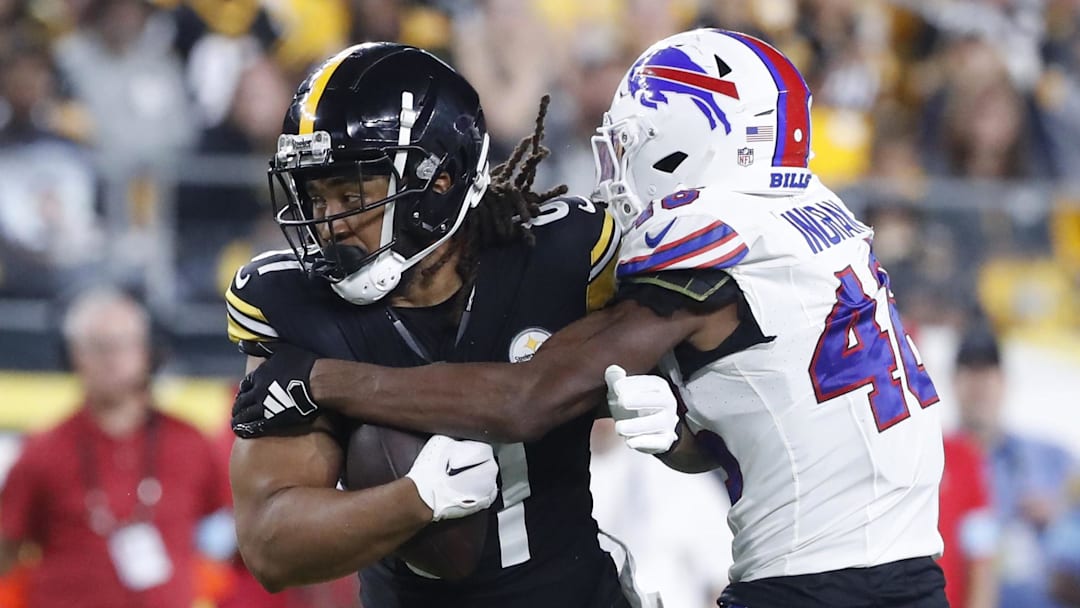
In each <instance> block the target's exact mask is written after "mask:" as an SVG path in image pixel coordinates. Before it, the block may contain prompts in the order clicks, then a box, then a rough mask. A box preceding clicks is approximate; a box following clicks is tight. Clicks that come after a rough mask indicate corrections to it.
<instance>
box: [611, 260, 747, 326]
mask: <svg viewBox="0 0 1080 608" xmlns="http://www.w3.org/2000/svg"><path fill="white" fill-rule="evenodd" d="M615 297H616V300H633V301H635V302H637V303H638V304H641V305H642V306H647V307H648V308H650V309H651V310H652V311H653V312H655V313H656V314H658V315H660V316H662V317H670V316H671V315H672V314H674V313H675V311H676V310H687V311H689V312H693V313H697V314H706V313H710V312H713V311H716V310H720V309H721V308H723V307H725V306H727V305H728V304H731V303H732V302H737V301H738V300H740V299H741V298H742V292H740V291H739V286H738V284H736V283H735V281H734V280H733V279H732V278H731V275H729V274H728V273H726V272H724V271H723V270H669V271H663V272H656V273H651V274H644V275H638V276H632V277H627V278H624V279H621V280H620V283H619V291H618V293H617V294H616V296H615Z"/></svg>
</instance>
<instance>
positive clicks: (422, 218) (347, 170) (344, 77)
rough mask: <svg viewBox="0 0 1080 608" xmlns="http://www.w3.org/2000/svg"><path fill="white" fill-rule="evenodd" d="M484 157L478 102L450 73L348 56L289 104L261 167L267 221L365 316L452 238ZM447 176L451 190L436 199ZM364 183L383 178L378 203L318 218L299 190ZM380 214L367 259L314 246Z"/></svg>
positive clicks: (484, 171)
mask: <svg viewBox="0 0 1080 608" xmlns="http://www.w3.org/2000/svg"><path fill="white" fill-rule="evenodd" d="M487 151H488V136H487V131H486V128H485V125H484V114H483V110H482V109H481V108H480V99H479V96H478V95H477V94H476V91H475V90H474V89H473V88H472V86H471V85H470V84H469V83H468V82H467V81H466V80H465V79H464V78H463V77H462V76H461V75H460V74H458V73H457V72H455V71H454V70H453V68H451V67H450V66H448V65H447V64H445V63H443V62H442V61H441V60H439V59H438V58H436V57H435V56H434V55H432V54H430V53H428V52H426V51H423V50H421V49H418V48H415V47H411V46H407V45H403V44H396V43H388V42H373V43H366V44H360V45H356V46H352V47H349V48H347V49H345V50H343V51H341V52H340V53H338V54H337V55H335V56H333V57H331V58H330V59H328V60H326V61H325V62H324V63H323V64H322V65H320V66H319V67H318V68H317V69H316V70H315V71H314V72H313V73H312V74H311V75H310V76H308V78H307V79H306V80H305V81H304V82H303V83H302V84H301V85H300V87H299V88H298V89H297V91H296V95H295V97H293V101H292V104H291V105H290V106H289V111H288V113H287V114H286V115H285V122H284V125H283V128H282V135H281V136H280V137H279V138H278V149H277V153H276V154H275V155H274V157H273V159H271V161H270V170H269V177H268V179H269V181H270V191H271V198H272V200H273V205H274V217H275V219H276V220H277V223H278V225H279V226H280V227H281V229H282V231H283V232H284V233H285V237H286V239H288V241H289V244H290V246H291V247H292V248H293V250H294V251H295V252H296V255H297V258H298V259H299V260H300V262H301V264H302V265H303V266H304V267H305V268H306V269H307V270H308V271H309V272H311V273H313V274H316V275H319V276H322V277H325V278H326V279H327V280H329V281H330V282H331V283H332V284H333V287H334V290H335V291H336V292H337V293H338V294H339V295H340V296H341V297H343V298H345V299H346V300H348V301H350V302H353V303H355V304H369V303H371V302H374V301H376V300H378V299H379V298H381V297H383V296H385V295H386V294H387V293H389V292H390V291H391V290H393V289H394V288H395V287H396V286H397V284H398V282H399V281H400V280H401V274H402V272H404V271H405V270H406V269H408V268H410V267H411V266H413V265H414V264H416V263H417V262H418V261H420V260H421V259H423V258H424V257H425V256H426V255H428V254H430V253H431V252H432V251H434V250H435V248H436V247H438V246H439V245H440V244H442V243H443V242H445V241H446V240H447V239H449V238H450V237H451V236H453V235H454V233H455V232H456V231H457V230H458V228H460V227H461V224H462V222H463V221H464V219H465V215H466V213H467V212H468V210H469V209H470V208H471V207H475V206H476V205H477V204H478V203H479V202H480V199H481V197H483V195H484V192H485V191H486V189H487V186H488V183H489V181H490V177H489V174H488V160H487ZM444 172H445V173H446V174H448V175H449V176H450V180H451V186H450V188H449V189H448V190H446V191H445V192H437V191H436V190H435V189H434V188H433V186H434V184H435V179H436V178H437V177H438V176H439V175H441V174H442V173H444ZM365 174H367V175H371V174H377V175H383V176H388V177H389V182H390V186H389V190H388V192H387V196H386V197H385V198H382V199H380V200H374V201H364V202H363V203H362V204H361V205H360V206H359V207H358V208H355V209H349V210H347V211H344V212H341V213H336V214H333V215H330V216H327V217H321V218H317V217H316V216H315V214H314V213H313V209H312V203H311V200H310V198H309V197H308V193H307V188H306V182H307V181H308V180H312V179H319V178H325V177H332V176H333V177H345V178H347V179H356V180H362V179H363V176H364V175H365ZM275 184H276V187H275ZM279 191H280V193H283V195H284V197H283V198H284V200H282V197H281V196H279ZM379 208H381V209H383V210H384V214H383V219H382V222H383V223H382V239H381V242H380V245H379V247H377V248H376V249H375V250H374V251H365V250H363V249H362V248H360V247H354V246H345V245H341V244H338V243H336V242H334V240H333V237H331V238H330V240H328V241H327V240H323V239H322V238H320V236H319V231H318V230H317V228H318V226H319V224H320V223H330V222H334V221H339V220H341V219H342V218H345V217H347V216H351V215H354V214H359V213H367V212H370V211H371V210H373V209H379ZM328 232H329V234H333V233H334V230H333V229H332V228H331V229H330V230H329V231H328Z"/></svg>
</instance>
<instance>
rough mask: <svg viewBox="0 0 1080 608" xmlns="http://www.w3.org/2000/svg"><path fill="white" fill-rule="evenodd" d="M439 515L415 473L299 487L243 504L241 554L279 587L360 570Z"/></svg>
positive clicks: (270, 584) (255, 571)
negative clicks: (359, 485) (357, 483)
mask: <svg viewBox="0 0 1080 608" xmlns="http://www.w3.org/2000/svg"><path fill="white" fill-rule="evenodd" d="M430 522H431V510H430V509H429V508H428V507H427V505H425V504H424V502H423V501H422V500H421V499H420V497H419V495H418V494H417V492H416V487H415V486H414V485H413V482H412V481H411V480H409V479H399V480H397V481H394V482H392V483H389V484H386V485H384V486H380V487H376V488H371V489H367V490H360V491H356V492H342V491H339V490H334V489H330V488H304V487H291V488H284V489H281V490H279V491H277V492H274V493H273V495H272V496H270V497H269V498H267V499H266V501H265V502H264V503H263V504H261V505H259V506H258V508H256V509H253V510H250V511H249V510H245V509H243V508H242V507H241V508H238V509H237V538H238V540H239V546H240V554H241V555H242V556H243V558H244V562H245V563H246V564H247V566H248V569H250V570H251V572H252V573H253V574H254V575H255V578H256V579H258V581H259V582H260V583H261V584H262V585H263V586H264V587H266V589H267V590H269V591H271V592H277V591H280V590H282V589H285V588H287V587H295V586H299V585H309V584H312V583H318V582H322V581H328V580H333V579H336V578H341V577H343V576H347V575H349V574H352V573H355V572H356V571H357V570H359V569H361V568H363V567H365V566H368V565H370V564H371V563H373V562H375V561H376V560H378V559H380V558H382V557H384V556H386V555H388V554H390V553H392V552H393V551H394V550H395V549H397V548H398V547H399V546H401V544H403V543H404V542H406V541H407V540H409V539H410V538H411V537H412V536H413V535H415V534H416V533H417V532H419V531H420V530H421V529H422V528H423V527H424V526H426V525H427V524H428V523H430Z"/></svg>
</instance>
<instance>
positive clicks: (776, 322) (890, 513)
mask: <svg viewBox="0 0 1080 608" xmlns="http://www.w3.org/2000/svg"><path fill="white" fill-rule="evenodd" d="M872 236H873V231H872V230H871V229H870V228H869V227H867V226H865V225H864V224H862V223H860V222H859V221H858V220H856V219H855V217H854V215H853V214H852V213H851V212H850V211H849V210H848V209H847V207H846V206H845V205H844V203H843V202H842V201H841V200H840V199H839V197H837V196H836V194H834V193H833V192H832V191H830V190H828V189H827V188H825V187H824V186H822V185H821V184H820V182H818V181H817V179H816V178H813V179H811V180H810V181H809V182H808V183H807V184H806V190H805V192H804V193H803V194H801V195H797V196H775V197H768V196H750V195H745V194H738V193H732V192H729V191H725V190H719V189H715V188H704V189H692V190H685V191H682V192H679V193H676V194H673V195H671V196H668V197H666V198H664V199H663V200H658V201H654V202H653V203H652V204H651V205H650V206H649V207H648V208H647V209H646V210H645V212H644V213H642V214H641V216H640V217H639V219H638V221H637V223H636V224H635V226H634V228H632V229H631V231H630V232H629V233H628V234H627V235H626V237H625V238H624V239H623V249H622V251H621V253H620V261H619V274H620V276H622V277H624V278H625V277H628V276H631V275H640V274H651V273H654V272H657V271H661V270H679V269H682V270H687V269H710V268H711V269H723V270H724V271H726V272H727V273H728V274H729V275H730V276H731V277H732V278H733V279H734V280H735V281H736V283H737V284H738V286H739V288H740V290H741V291H742V293H743V295H744V296H745V298H746V301H747V303H748V304H749V308H750V310H751V311H752V312H753V315H754V318H755V320H756V321H757V323H758V324H759V325H760V327H761V330H762V333H764V335H765V336H767V337H769V338H771V340H770V341H769V342H767V343H763V344H757V345H755V346H752V347H750V348H748V349H745V350H743V351H740V352H736V353H734V354H730V355H727V356H724V357H722V358H720V359H718V360H716V361H714V362H712V363H711V364H709V365H707V366H705V367H703V368H701V369H699V370H697V371H694V372H693V373H692V375H690V376H689V377H686V378H682V377H681V374H680V372H679V370H678V366H677V365H675V364H674V363H673V362H674V358H673V357H669V358H668V361H667V367H668V368H669V371H670V372H671V374H672V376H673V379H674V380H675V382H676V384H677V385H679V386H680V390H681V392H682V396H683V398H684V400H685V402H686V405H687V408H688V411H687V414H686V419H687V422H688V423H689V425H690V427H691V428H692V429H693V430H694V431H695V433H697V435H698V439H699V441H700V442H701V443H702V444H703V445H705V446H707V447H708V448H709V449H710V451H711V452H712V454H713V455H714V456H715V457H716V458H717V460H718V461H719V462H721V463H722V467H723V469H724V471H725V472H726V474H727V481H726V484H727V486H728V491H729V493H730V494H731V500H732V503H733V505H732V508H731V510H730V512H729V515H728V524H729V525H730V526H731V529H732V532H733V533H734V536H735V538H734V543H733V548H732V552H733V554H734V560H735V561H734V565H733V566H732V568H731V572H730V577H731V580H732V581H749V580H754V579H759V578H766V577H775V576H788V575H798V574H809V573H819V572H826V571H830V570H837V569H841V568H857V567H869V566H875V565H879V564H884V563H888V562H892V561H896V560H901V559H906V558H914V557H923V556H931V555H937V554H940V553H941V551H942V541H941V536H940V535H939V534H938V530H937V520H938V483H939V482H940V479H941V472H942V466H943V454H942V443H941V428H940V422H939V420H938V418H939V415H938V410H939V408H937V407H932V406H933V404H934V403H936V402H937V401H938V397H937V393H936V391H935V389H934V386H933V383H932V382H931V380H930V378H929V376H928V375H927V373H926V371H925V369H924V368H923V366H922V364H921V362H920V359H919V354H918V352H917V351H916V349H915V345H914V343H913V342H912V341H911V339H910V337H909V336H908V335H907V334H906V333H905V332H904V329H903V326H902V325H901V322H900V318H899V316H898V315H897V313H896V310H895V307H894V306H893V305H892V304H891V302H890V296H891V294H890V291H889V286H888V275H886V274H885V272H884V270H883V269H882V268H881V267H880V265H878V264H877V261H876V260H875V258H874V256H873V254H872V253H871V249H870V240H871V238H872Z"/></svg>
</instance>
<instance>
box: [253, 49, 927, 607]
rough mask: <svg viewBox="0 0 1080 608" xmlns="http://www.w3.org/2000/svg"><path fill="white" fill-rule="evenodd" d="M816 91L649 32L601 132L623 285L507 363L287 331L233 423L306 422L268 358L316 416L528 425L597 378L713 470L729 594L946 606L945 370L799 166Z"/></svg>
mask: <svg viewBox="0 0 1080 608" xmlns="http://www.w3.org/2000/svg"><path fill="white" fill-rule="evenodd" d="M810 100H811V98H810V92H809V90H808V88H807V86H806V83H805V81H804V80H803V78H802V76H801V75H800V74H799V72H798V70H796V68H795V67H794V66H793V65H792V64H791V62H790V61H789V60H788V59H787V58H786V57H784V56H783V55H782V54H781V53H779V52H778V51H777V50H776V49H774V48H773V47H771V46H769V45H767V44H766V43H764V42H762V41H760V40H757V39H755V38H752V37H750V36H746V35H743V34H739V33H736V32H727V31H721V30H695V31H691V32H685V33H682V34H678V35H675V36H673V37H670V38H667V39H665V40H662V41H660V42H658V43H657V44H655V45H653V46H652V47H650V48H649V49H648V50H646V51H645V53H644V54H643V55H642V56H641V57H640V58H639V59H638V60H637V61H636V62H635V63H634V65H633V66H632V67H631V68H630V70H629V71H628V73H627V74H626V76H625V77H624V79H623V81H622V83H621V85H620V87H619V90H618V91H617V92H616V95H615V98H614V101H613V102H612V106H611V109H610V111H609V112H608V113H607V115H606V116H605V120H604V124H603V125H602V126H601V127H600V128H599V129H598V135H597V136H596V137H594V139H593V147H594V152H595V156H596V161H597V170H598V182H599V187H598V189H597V195H596V198H597V199H598V200H601V201H603V202H606V203H607V204H608V206H609V208H610V210H611V211H612V213H613V214H614V215H615V217H616V218H617V221H618V223H619V224H620V227H621V228H622V229H623V231H624V232H625V236H624V238H623V246H622V249H621V251H620V257H619V269H618V275H619V295H618V297H617V301H616V303H615V304H614V305H612V306H610V307H608V308H606V309H604V310H601V311H599V312H596V313H593V314H591V315H589V316H588V317H586V318H585V319H583V320H581V321H578V322H576V323H574V324H572V325H570V326H568V327H566V328H565V329H563V330H561V331H559V332H558V333H557V334H556V335H554V336H552V337H551V338H550V339H548V340H547V342H546V343H545V344H544V345H543V347H542V348H540V350H538V351H536V352H535V354H534V355H533V356H532V358H531V359H529V360H528V361H524V362H519V363H516V364H513V365H511V364H490V363H489V364H439V365H433V366H429V367H426V368H410V369H388V368H381V367H377V366H372V365H365V364H359V363H354V362H344V361H333V360H324V359H320V360H318V361H316V362H314V364H312V360H313V359H312V357H311V356H310V355H308V354H307V353H302V352H294V351H292V350H289V349H284V350H282V351H280V352H277V353H275V355H274V356H273V357H271V358H270V360H269V361H268V362H267V363H265V364H264V365H263V366H262V367H260V368H259V369H258V370H256V371H255V372H253V374H252V375H251V376H250V378H249V381H248V382H246V383H245V385H244V386H245V387H246V390H245V391H244V392H242V393H241V394H240V395H238V397H237V401H236V404H235V407H234V420H233V421H234V428H242V429H243V430H244V432H245V433H249V434H250V433H266V432H273V431H274V430H275V429H279V428H283V427H287V426H289V425H291V424H298V423H303V422H305V420H301V419H300V417H299V415H298V414H296V413H294V412H291V413H289V415H288V416H287V417H279V416H271V417H270V418H266V417H265V414H264V412H263V408H262V406H261V403H262V399H263V398H264V397H265V392H266V390H267V389H266V387H267V386H268V385H269V384H270V383H271V382H273V381H279V382H291V381H299V382H303V383H305V385H306V387H307V388H308V392H309V394H311V395H313V396H314V399H315V401H316V402H317V403H318V404H319V407H320V409H319V410H316V412H315V413H314V414H311V415H312V416H313V415H317V414H318V412H320V411H323V410H326V409H330V410H336V411H339V412H342V413H344V414H346V415H349V416H353V417H357V418H361V419H364V420H367V421H370V422H376V423H380V424H391V425H397V426H403V427H408V428H414V429H417V430H422V431H428V432H438V433H447V434H453V435H456V436H462V437H470V438H480V439H485V440H488V441H492V440H494V441H501V442H514V441H527V440H530V439H533V438H535V437H538V436H542V435H543V434H544V433H546V432H547V431H548V430H550V429H552V428H554V427H555V426H557V425H558V424H560V423H562V422H564V421H566V420H568V419H570V418H572V417H574V416H577V415H580V414H581V413H582V412H583V411H588V409H589V408H590V407H592V405H591V404H592V403H593V400H594V399H595V398H596V396H597V395H598V394H602V391H604V390H605V389H606V390H607V393H608V403H609V407H610V410H611V415H612V416H613V417H614V418H615V420H616V430H617V431H618V432H619V433H620V434H621V435H622V436H623V437H625V438H626V442H627V444H628V445H629V446H630V447H632V448H634V449H637V450H639V451H643V452H646V453H651V454H656V455H657V456H658V457H659V458H661V460H663V461H664V462H665V463H667V464H668V465H669V466H672V467H673V468H677V469H680V470H684V471H688V472H694V471H704V470H709V469H713V468H720V469H722V470H723V472H724V474H725V475H726V485H727V488H728V491H729V493H730V494H731V500H732V508H731V511H730V513H729V515H728V523H729V525H730V526H731V528H732V531H733V533H734V544H733V557H734V565H733V566H732V568H731V571H730V578H731V580H732V584H731V585H730V586H729V587H728V588H727V589H726V590H725V591H724V594H723V595H722V596H721V598H720V600H719V603H720V605H721V606H732V607H737V606H743V607H748V608H789V607H793V606H796V607H819V606H820V607H836V606H882V607H905V608H924V607H926V608H930V607H934V608H936V607H938V606H947V602H946V600H945V596H944V578H943V577H942V575H941V571H940V568H938V566H937V565H936V563H935V562H934V560H933V557H934V556H935V555H937V554H940V553H941V551H942V541H941V537H940V535H939V534H938V532H937V510H938V490H937V488H938V483H939V481H940V477H941V471H942V464H943V462H942V461H943V456H942V444H941V431H940V425H939V421H938V408H936V407H934V404H935V403H936V402H937V400H938V397H937V393H936V391H935V389H934V386H933V383H932V382H931V380H930V378H929V376H928V375H927V373H926V371H925V369H924V368H923V366H922V364H921V362H920V359H919V355H918V352H917V351H916V349H915V345H914V343H913V342H912V341H911V339H910V337H909V336H908V335H907V334H906V333H905V332H904V329H903V326H902V324H901V321H900V317H899V315H898V314H897V312H896V309H895V307H894V306H893V304H892V296H891V292H890V289H889V280H888V275H887V274H886V273H885V271H884V269H882V268H881V266H880V265H879V264H878V263H877V260H876V259H875V258H874V256H873V253H872V251H871V247H870V244H871V240H872V236H873V231H872V230H871V228H869V227H868V226H866V225H864V224H862V223H861V222H859V221H858V220H857V219H856V218H855V217H854V215H853V214H852V213H851V212H850V211H849V210H848V209H847V207H846V206H845V205H844V203H843V202H842V201H841V200H840V198H839V197H837V196H836V194H834V193H833V192H831V191H830V190H828V189H827V188H826V187H825V186H824V185H822V184H821V183H820V182H819V181H818V179H817V177H816V176H814V175H813V173H812V172H811V171H810V170H809V168H808V160H809V157H810V135H811V125H810V118H809V108H810ZM542 334H543V332H537V335H542ZM612 364H614V365H612ZM657 368H659V371H660V373H661V374H662V375H663V376H664V377H663V378H661V377H660V376H655V375H634V374H647V373H651V372H653V371H654V370H656V369H657ZM604 370H606V372H605V371H604ZM628 373H629V374H631V375H627V374H628ZM601 376H604V378H603V379H602V378H601ZM605 380H606V384H605ZM669 381H670V383H671V384H672V385H674V387H675V388H674V393H673V390H672V389H671V388H669ZM676 395H677V397H676ZM629 507H630V508H632V506H629Z"/></svg>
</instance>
